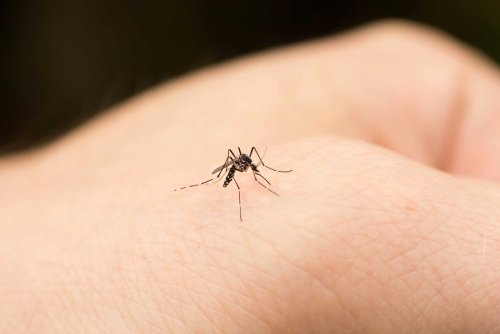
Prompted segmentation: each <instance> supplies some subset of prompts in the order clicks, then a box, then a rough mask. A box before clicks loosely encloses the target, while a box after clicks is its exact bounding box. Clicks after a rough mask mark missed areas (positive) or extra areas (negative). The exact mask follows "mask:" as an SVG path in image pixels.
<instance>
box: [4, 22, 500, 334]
mask: <svg viewBox="0 0 500 334" xmlns="http://www.w3.org/2000/svg"><path fill="white" fill-rule="evenodd" d="M499 100H500V78H499V74H498V70H497V69H496V68H494V66H493V65H491V64H488V62H487V61H485V60H484V59H482V58H481V57H480V56H478V55H476V54H474V53H473V52H472V51H470V50H467V49H465V48H464V47H463V46H460V45H457V43H456V42H453V41H451V40H450V39H448V38H447V37H444V36H441V35H439V34H437V33H434V32H432V31H428V30H427V29H424V28H420V27H415V26H413V25H409V24H406V23H397V22H396V23H395V22H388V23H381V24H376V25H373V26H369V27H366V28H363V29H360V30H358V31H355V32H351V33H348V34H345V35H341V36H338V37H335V38H331V39H326V40H321V41H316V42H312V43H308V44H303V45H299V46H294V47H290V48H285V49H281V50H277V51H273V52H270V53H265V54H262V55H255V56H251V57H248V58H245V59H241V60H238V61H235V62H232V63H230V64H225V65H222V66H217V67H215V68H212V69H207V70H204V71H201V72H199V73H196V74H194V75H191V76H188V77H186V78H183V79H180V80H177V81H175V82H173V83H170V84H167V85H166V86H164V87H160V88H158V89H156V90H154V91H151V92H148V93H146V94H143V95H142V96H140V97H138V98H136V99H134V100H133V101H130V102H128V103H126V104H124V105H122V106H119V107H117V108H116V110H114V111H111V112H109V113H107V114H105V115H103V116H102V117H100V118H98V119H96V120H95V121H93V122H90V123H89V124H87V125H85V126H83V127H82V128H80V129H78V130H76V131H74V132H73V133H71V134H70V135H68V136H66V137H65V138H63V139H62V140H59V141H58V142H56V143H54V144H52V145H50V146H48V147H46V148H44V149H41V150H37V151H34V152H28V153H25V154H22V155H18V156H13V157H9V158H7V159H4V160H3V161H0V184H2V187H1V188H0V222H1V227H2V233H1V235H0V250H1V251H0V254H1V258H0V259H1V261H0V271H1V272H2V276H1V278H0V300H1V301H2V303H1V306H0V332H1V333H22V332H30V333H35V332H39V333H45V332H46V333H59V332H71V333H78V332H106V331H107V332H113V333H127V332H147V333H152V332H158V333H164V332H173V333H178V332H199V333H206V332H218V331H219V332H227V333H235V332H242V333H268V332H277V333H294V332H305V333H320V332H325V333H332V332H334V333H339V332H373V333H393V332H394V333H401V332H407V333H413V332H426V333H428V332H436V333H442V332H471V333H476V332H492V333H493V332H495V331H498V330H499V328H500V317H499V314H500V304H499V303H500V289H499V288H500V286H499V285H500V262H499V259H500V247H499V245H500V243H499V242H500V234H499V233H500V188H499V187H498V181H499V180H500V154H499V153H500V131H498V126H499V124H500V112H499V108H498V105H499ZM237 146H241V147H242V148H243V149H244V150H245V151H247V150H248V149H249V148H250V147H252V146H257V147H258V148H264V147H267V148H268V149H267V154H266V156H265V158H264V160H265V162H266V164H268V165H270V166H272V167H274V168H278V169H293V170H294V171H293V172H292V173H287V174H275V173H273V172H271V171H266V170H265V169H263V170H262V172H263V174H264V175H265V176H266V177H267V178H268V179H269V181H271V183H272V188H273V190H275V191H277V192H278V193H279V194H280V195H281V196H280V197H276V196H274V195H272V194H270V193H269V192H267V191H266V190H265V189H263V188H262V187H260V185H258V184H256V183H255V181H254V180H253V177H252V176H251V175H250V174H249V173H246V174H241V173H240V174H237V178H238V182H239V184H240V186H241V188H242V209H243V222H242V223H241V222H240V221H239V211H238V210H239V209H238V192H237V189H236V187H234V185H232V184H231V185H230V186H228V188H226V189H224V188H222V187H221V184H217V185H213V186H207V187H198V188H193V189H188V190H185V191H183V192H172V191H171V190H172V189H173V188H177V187H179V186H183V185H186V184H191V183H196V182H199V181H204V180H205V179H207V178H210V172H211V171H212V170H213V169H214V168H215V167H217V166H218V165H219V164H220V163H222V162H223V160H224V158H225V154H226V150H227V148H233V149H234V148H235V147H237Z"/></svg>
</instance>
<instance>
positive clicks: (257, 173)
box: [254, 171, 271, 185]
mask: <svg viewBox="0 0 500 334" xmlns="http://www.w3.org/2000/svg"><path fill="white" fill-rule="evenodd" d="M254 174H255V175H258V176H260V177H261V178H262V179H263V180H264V181H266V182H267V184H268V185H271V182H269V181H268V180H267V179H266V178H265V177H264V176H263V175H262V174H260V173H259V172H258V171H257V172H255V173H254Z"/></svg>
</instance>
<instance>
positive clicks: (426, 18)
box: [0, 0, 500, 152]
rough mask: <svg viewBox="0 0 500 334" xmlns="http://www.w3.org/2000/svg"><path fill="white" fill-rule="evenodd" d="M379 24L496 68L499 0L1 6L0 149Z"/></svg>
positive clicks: (189, 0) (114, 1)
mask: <svg viewBox="0 0 500 334" xmlns="http://www.w3.org/2000/svg"><path fill="white" fill-rule="evenodd" d="M390 17H397V18H407V19H411V20H415V21H420V22H424V23H427V24H430V25H433V26H436V27H438V28H441V29H443V30H445V31H447V32H449V33H450V34H452V35H454V36H456V37H457V38H459V39H461V40H463V41H466V42H468V43H470V44H472V45H475V46H476V47H478V48H479V49H482V50H483V51H484V52H485V53H486V54H488V55H489V56H490V57H491V58H493V59H495V60H496V61H497V62H498V61H500V0H483V1H470V0H453V1H452V0H444V1H431V0H422V1H399V2H398V1H389V0H379V1H361V0H353V1H349V0H341V1H322V2H319V1H318V2H314V1H284V0H272V1H271V0H270V1H264V0H252V1H238V0H232V1H203V0H184V1H162V2H160V1H157V2H147V1H132V0H128V1H118V0H102V1H97V0H84V1H77V0H52V1H48V0H40V1H27V0H24V1H22V0H18V1H14V0H11V1H8V0H7V1H3V2H2V4H0V41H1V52H0V68H1V71H0V101H1V109H0V152H9V151H14V150H18V149H22V148H25V147H29V146H32V145H35V144H40V143H43V142H46V141H47V140H50V139H52V138H54V137H55V136H57V135H60V134H62V133H64V132H65V131H68V130H69V129H71V128H72V127H74V126H76V125H77V124H78V123H80V122H82V121H84V120H86V119H88V118H89V117H91V116H93V115H95V114H96V113H98V112H100V111H102V110H104V109H106V108H108V107H110V106H112V105H113V104H115V103H117V102H119V101H121V100H123V99H125V98H127V97H129V96H131V95H134V94H137V93H138V92H140V91H142V90H144V89H146V88H148V87H151V86H154V85H156V84H158V83H159V82H162V81H164V80H166V79H170V78H172V77H175V76H178V75H180V74H182V73H185V72H188V71H191V70H194V69H196V68H199V67H202V66H206V65H209V64H212V63H216V62H220V61H222V60H225V59H228V58H231V57H235V56H238V55H242V54H245V53H249V52H253V51H257V50H262V49H265V48H268V47H271V46H277V45H282V44H286V43H291V42H296V41H301V40H305V39H308V38H312V37H319V36H324V35H329V34H332V33H336V32H339V31H342V30H345V29H348V28H352V27H354V26H357V25H360V24H363V23H366V22H369V21H372V20H376V19H382V18H390Z"/></svg>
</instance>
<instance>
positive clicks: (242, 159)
mask: <svg viewBox="0 0 500 334" xmlns="http://www.w3.org/2000/svg"><path fill="white" fill-rule="evenodd" d="M238 152H239V156H236V155H235V154H234V152H233V150H231V149H228V150H227V157H226V161H225V162H224V163H223V164H222V165H220V166H219V167H217V168H216V169H214V171H213V172H212V174H216V173H218V174H217V176H216V177H213V178H211V179H209V180H206V181H203V182H201V183H196V184H191V185H189V186H185V187H182V188H178V189H174V191H178V190H182V189H187V188H193V187H198V186H201V185H204V184H207V183H209V182H210V181H214V180H215V181H217V180H219V178H220V177H221V175H222V176H223V177H224V175H225V174H226V173H227V176H226V179H225V180H224V183H223V185H222V186H223V187H224V188H225V187H227V186H228V185H229V184H230V183H231V181H234V184H236V187H237V188H238V203H239V205H240V221H243V219H242V217H241V189H240V186H239V185H238V182H236V178H235V176H234V174H235V173H236V172H246V171H247V170H248V169H250V170H251V171H252V173H253V177H254V179H255V181H257V183H259V184H260V185H261V186H263V187H264V188H266V189H267V190H268V191H270V192H271V193H273V194H274V195H276V196H279V195H278V193H276V192H275V191H273V190H272V189H271V188H269V187H268V186H266V185H265V184H264V183H262V182H261V181H260V180H259V179H258V178H257V177H260V178H261V179H262V180H264V181H265V182H266V183H267V184H268V185H269V186H270V185H271V183H270V182H269V181H268V180H267V179H266V178H265V177H264V176H263V175H262V174H261V173H260V171H259V170H258V168H257V167H259V165H261V164H262V166H264V167H266V168H267V169H270V170H272V171H274V172H278V173H289V172H291V171H292V170H277V169H274V168H271V167H269V166H266V164H265V163H264V161H263V160H262V157H261V156H260V154H259V152H258V151H257V149H256V148H255V147H252V149H251V150H250V154H245V153H241V149H240V148H239V147H238ZM254 152H255V154H257V157H258V158H259V163H258V164H257V165H256V164H254V163H253V162H252V154H253V153H254ZM264 153H265V152H264ZM222 172H224V174H222Z"/></svg>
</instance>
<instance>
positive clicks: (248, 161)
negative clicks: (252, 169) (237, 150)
mask: <svg viewBox="0 0 500 334" xmlns="http://www.w3.org/2000/svg"><path fill="white" fill-rule="evenodd" d="M240 158H241V161H243V162H244V163H246V164H251V163H252V159H250V157H249V156H248V155H246V154H242V155H241V156H240Z"/></svg>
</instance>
